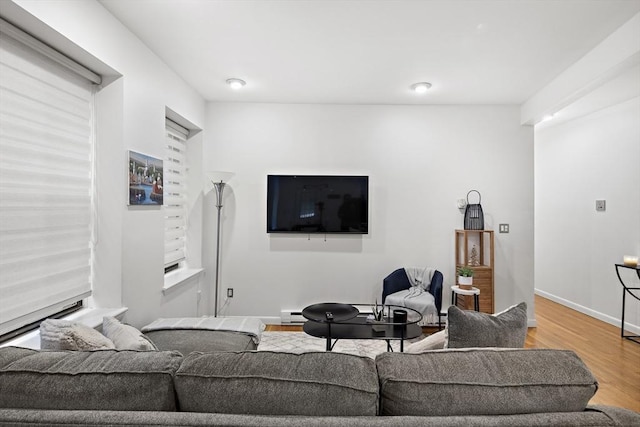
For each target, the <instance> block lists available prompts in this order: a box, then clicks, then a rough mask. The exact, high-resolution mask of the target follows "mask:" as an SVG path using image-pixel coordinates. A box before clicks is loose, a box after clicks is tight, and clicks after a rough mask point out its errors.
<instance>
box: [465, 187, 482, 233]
mask: <svg viewBox="0 0 640 427" xmlns="http://www.w3.org/2000/svg"><path fill="white" fill-rule="evenodd" d="M473 192H476V193H478V203H469V194H471V193H473ZM480 201H481V196H480V192H479V191H477V190H471V191H469V192H468V193H467V207H466V208H465V210H464V229H465V230H484V213H482V205H481V204H480Z"/></svg>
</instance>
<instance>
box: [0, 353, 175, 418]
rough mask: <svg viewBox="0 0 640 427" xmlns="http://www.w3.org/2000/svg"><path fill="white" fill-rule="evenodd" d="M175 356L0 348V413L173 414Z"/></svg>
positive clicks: (165, 354)
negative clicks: (3, 410)
mask: <svg viewBox="0 0 640 427" xmlns="http://www.w3.org/2000/svg"><path fill="white" fill-rule="evenodd" d="M181 362H182V355H181V354H180V353H178V352H164V351H130V350H120V351H118V350H95V351H48V350H32V349H26V348H20V347H4V348H0V408H28V409H93V410H101V409H105V410H117V411H126V410H133V411H175V410H176V401H175V391H174V386H173V375H174V374H175V372H176V371H177V370H178V367H179V366H180V363H181Z"/></svg>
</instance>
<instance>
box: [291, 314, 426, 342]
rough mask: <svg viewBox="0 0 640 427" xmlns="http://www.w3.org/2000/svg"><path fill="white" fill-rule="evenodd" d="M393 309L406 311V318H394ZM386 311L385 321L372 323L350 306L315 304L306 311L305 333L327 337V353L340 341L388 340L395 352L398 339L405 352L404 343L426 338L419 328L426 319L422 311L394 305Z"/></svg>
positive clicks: (303, 328)
mask: <svg viewBox="0 0 640 427" xmlns="http://www.w3.org/2000/svg"><path fill="white" fill-rule="evenodd" d="M362 305H363V304H362ZM392 308H394V309H400V310H402V311H404V312H405V317H404V318H402V319H396V318H394V317H392V315H391V313H392V311H393V310H392ZM384 311H386V314H385V315H384V317H383V319H382V321H379V322H377V323H372V322H371V321H370V319H369V317H370V316H367V313H363V314H361V313H360V311H359V310H358V309H357V308H356V307H354V306H353V305H350V304H338V303H321V304H314V305H310V306H308V307H306V308H305V309H304V310H302V316H303V317H304V318H305V319H307V320H308V322H305V324H304V326H303V327H302V330H303V331H304V332H306V333H307V334H309V335H311V336H313V337H318V338H325V339H326V340H327V347H326V349H327V351H331V350H332V349H333V346H334V345H335V343H336V342H337V341H338V340H339V339H364V340H367V339H377V340H385V341H386V342H387V351H392V348H391V341H392V340H396V341H400V351H404V340H406V339H411V338H416V337H419V336H420V335H422V328H421V327H420V326H418V322H420V320H422V314H420V312H418V311H416V310H413V309H411V308H408V307H400V306H394V305H385V306H384V307H383V312H384ZM407 312H409V313H411V317H412V319H411V320H410V319H407V317H406V316H407V315H406V313H407Z"/></svg>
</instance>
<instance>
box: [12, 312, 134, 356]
mask: <svg viewBox="0 0 640 427" xmlns="http://www.w3.org/2000/svg"><path fill="white" fill-rule="evenodd" d="M127 310H128V309H127V307H120V308H83V309H81V310H78V311H76V312H75V313H71V314H70V315H68V316H65V317H63V319H64V320H71V321H74V322H78V323H82V324H84V325H87V326H89V327H91V328H94V329H101V328H102V318H103V317H109V316H112V317H117V318H118V319H121V318H122V316H123V315H124V313H126V312H127ZM8 346H16V347H26V348H33V349H36V350H38V349H40V330H38V329H35V330H33V331H30V332H27V333H26V334H23V335H20V336H19V337H17V338H14V339H12V340H9V341H7V342H4V343H2V344H0V347H8Z"/></svg>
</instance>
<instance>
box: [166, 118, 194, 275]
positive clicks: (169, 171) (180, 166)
mask: <svg viewBox="0 0 640 427" xmlns="http://www.w3.org/2000/svg"><path fill="white" fill-rule="evenodd" d="M166 123H167V125H166V126H167V137H166V150H167V151H166V155H165V164H164V188H163V192H164V216H165V219H164V223H165V230H164V266H165V268H167V267H171V266H174V265H176V264H179V263H180V262H181V261H183V260H184V259H185V256H186V250H185V246H186V234H187V206H186V200H187V182H186V175H187V173H186V172H187V165H186V161H187V137H188V136H189V130H188V129H185V128H183V127H182V126H180V125H178V124H176V123H174V122H173V121H171V120H169V119H167V121H166Z"/></svg>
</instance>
